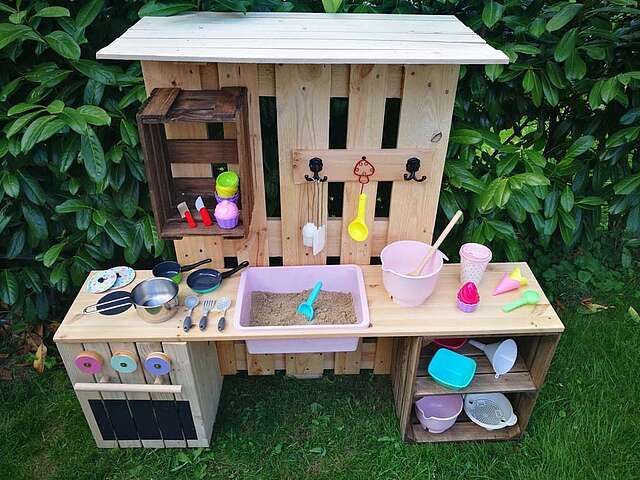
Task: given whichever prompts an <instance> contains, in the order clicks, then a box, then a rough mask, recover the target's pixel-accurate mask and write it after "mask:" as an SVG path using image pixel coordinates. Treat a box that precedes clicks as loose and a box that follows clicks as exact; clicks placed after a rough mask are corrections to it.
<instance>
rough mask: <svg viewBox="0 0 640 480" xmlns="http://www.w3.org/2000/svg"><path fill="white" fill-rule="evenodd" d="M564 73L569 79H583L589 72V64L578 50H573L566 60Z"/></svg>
mask: <svg viewBox="0 0 640 480" xmlns="http://www.w3.org/2000/svg"><path fill="white" fill-rule="evenodd" d="M564 74H565V76H566V77H567V79H569V80H581V79H582V78H583V77H584V76H585V75H586V74H587V65H586V64H585V63H584V60H582V58H581V57H580V55H579V54H578V51H577V50H574V51H573V52H571V55H569V58H567V61H566V62H564Z"/></svg>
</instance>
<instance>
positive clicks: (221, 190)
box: [216, 172, 240, 203]
mask: <svg viewBox="0 0 640 480" xmlns="http://www.w3.org/2000/svg"><path fill="white" fill-rule="evenodd" d="M239 184H240V179H239V178H238V174H237V173H236V172H223V173H221V174H220V175H218V176H217V177H216V201H217V202H218V203H220V202H222V201H224V200H227V201H229V202H233V203H238V198H239V196H240V194H239V192H238V185H239Z"/></svg>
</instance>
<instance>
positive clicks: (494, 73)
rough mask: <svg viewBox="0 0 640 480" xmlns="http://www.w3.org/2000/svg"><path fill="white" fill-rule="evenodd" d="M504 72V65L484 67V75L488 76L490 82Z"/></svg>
mask: <svg viewBox="0 0 640 480" xmlns="http://www.w3.org/2000/svg"><path fill="white" fill-rule="evenodd" d="M503 70H504V65H498V64H494V65H485V66H484V73H485V74H486V75H487V77H489V80H491V81H492V82H493V81H494V80H495V79H496V78H498V77H499V76H500V74H501V73H502V72H503Z"/></svg>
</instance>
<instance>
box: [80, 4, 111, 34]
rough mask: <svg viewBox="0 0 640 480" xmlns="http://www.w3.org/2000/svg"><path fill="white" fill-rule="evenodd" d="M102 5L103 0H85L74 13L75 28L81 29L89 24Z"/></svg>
mask: <svg viewBox="0 0 640 480" xmlns="http://www.w3.org/2000/svg"><path fill="white" fill-rule="evenodd" d="M103 6H104V0H90V1H88V2H85V3H84V5H83V6H82V7H81V8H80V10H78V14H77V15H76V19H75V24H76V28H79V29H82V28H85V27H88V26H89V25H91V24H92V23H93V21H94V20H95V19H96V17H97V16H98V14H99V13H100V12H101V11H102V7H103Z"/></svg>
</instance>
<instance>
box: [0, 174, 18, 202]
mask: <svg viewBox="0 0 640 480" xmlns="http://www.w3.org/2000/svg"><path fill="white" fill-rule="evenodd" d="M2 188H3V189H4V192H5V193H6V194H7V195H9V196H10V197H12V198H17V197H18V194H19V193H20V182H19V181H18V177H16V176H15V175H14V174H13V173H12V172H5V175H4V177H3V178H2Z"/></svg>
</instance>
